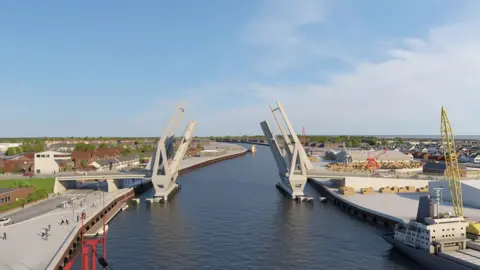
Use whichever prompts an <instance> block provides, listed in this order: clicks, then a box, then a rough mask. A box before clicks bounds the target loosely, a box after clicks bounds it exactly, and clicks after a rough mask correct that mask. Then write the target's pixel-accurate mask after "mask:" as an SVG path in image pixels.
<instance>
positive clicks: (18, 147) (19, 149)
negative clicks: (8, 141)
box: [15, 146, 23, 154]
mask: <svg viewBox="0 0 480 270" xmlns="http://www.w3.org/2000/svg"><path fill="white" fill-rule="evenodd" d="M15 149H16V150H17V154H21V153H23V150H22V147H20V146H17V147H15Z"/></svg>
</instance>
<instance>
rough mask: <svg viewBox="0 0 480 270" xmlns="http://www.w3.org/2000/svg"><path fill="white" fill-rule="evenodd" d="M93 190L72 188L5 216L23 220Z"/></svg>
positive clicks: (55, 207)
mask: <svg viewBox="0 0 480 270" xmlns="http://www.w3.org/2000/svg"><path fill="white" fill-rule="evenodd" d="M93 192H94V191H93V190H72V191H69V192H67V193H65V194H63V195H60V196H56V197H55V198H52V199H48V200H45V201H43V202H40V203H38V204H35V205H30V206H28V205H27V206H26V208H24V209H20V210H18V211H16V212H15V213H12V214H7V215H5V216H4V217H7V218H10V219H11V220H12V221H13V223H18V222H22V221H25V220H28V219H31V218H34V217H37V216H40V215H43V214H46V213H48V212H50V211H53V210H55V209H57V208H58V207H59V206H60V204H61V202H64V201H67V200H70V199H71V198H72V197H76V198H83V197H85V196H87V195H88V194H91V193H93Z"/></svg>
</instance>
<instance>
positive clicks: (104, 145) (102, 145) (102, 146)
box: [98, 143, 107, 149]
mask: <svg viewBox="0 0 480 270" xmlns="http://www.w3.org/2000/svg"><path fill="white" fill-rule="evenodd" d="M98 148H100V149H104V148H107V145H106V144H105V143H101V144H100V145H99V146H98Z"/></svg>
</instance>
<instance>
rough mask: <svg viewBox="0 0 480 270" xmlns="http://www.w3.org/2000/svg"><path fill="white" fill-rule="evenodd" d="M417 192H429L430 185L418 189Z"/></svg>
mask: <svg viewBox="0 0 480 270" xmlns="http://www.w3.org/2000/svg"><path fill="white" fill-rule="evenodd" d="M417 192H428V185H427V186H424V187H421V188H417Z"/></svg>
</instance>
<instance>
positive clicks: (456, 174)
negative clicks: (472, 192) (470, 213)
mask: <svg viewBox="0 0 480 270" xmlns="http://www.w3.org/2000/svg"><path fill="white" fill-rule="evenodd" d="M441 115H442V116H441V127H440V134H441V137H442V147H443V155H444V156H445V166H446V168H445V176H446V178H447V179H448V187H449V190H450V195H451V197H452V204H453V209H454V211H455V215H456V216H458V217H463V200H462V183H461V182H460V170H459V169H458V161H457V148H456V146H455V139H454V137H453V129H452V126H451V125H450V121H449V120H448V115H447V111H446V110H445V108H444V107H442V112H441Z"/></svg>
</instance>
